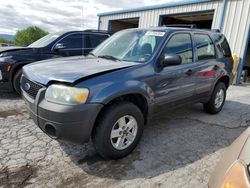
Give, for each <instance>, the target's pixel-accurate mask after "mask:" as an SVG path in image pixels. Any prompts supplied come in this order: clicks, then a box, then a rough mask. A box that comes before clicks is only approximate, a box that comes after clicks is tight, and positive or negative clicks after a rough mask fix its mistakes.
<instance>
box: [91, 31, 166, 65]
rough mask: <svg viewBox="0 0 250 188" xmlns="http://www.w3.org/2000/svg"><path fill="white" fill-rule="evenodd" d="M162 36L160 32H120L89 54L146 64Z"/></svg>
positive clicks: (162, 33)
mask: <svg viewBox="0 0 250 188" xmlns="http://www.w3.org/2000/svg"><path fill="white" fill-rule="evenodd" d="M164 35H165V32H162V31H161V32H160V31H145V30H136V31H135V30H130V31H120V32H118V33H116V34H114V35H113V36H112V37H110V38H109V39H107V40H106V41H104V42H103V43H101V44H100V45H99V46H98V47H97V48H96V49H95V50H94V51H93V52H92V53H91V54H92V55H95V56H97V57H113V58H114V59H118V60H122V61H134V62H146V61H148V60H149V59H150V58H151V57H152V55H153V53H154V51H155V50H156V48H157V46H158V44H159V43H160V42H161V40H162V38H163V36H164Z"/></svg>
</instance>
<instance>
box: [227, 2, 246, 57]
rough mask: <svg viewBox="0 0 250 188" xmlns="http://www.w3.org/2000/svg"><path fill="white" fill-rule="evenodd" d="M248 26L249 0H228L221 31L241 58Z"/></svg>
mask: <svg viewBox="0 0 250 188" xmlns="http://www.w3.org/2000/svg"><path fill="white" fill-rule="evenodd" d="M249 26H250V0H229V1H228V3H227V9H226V13H225V18H224V24H223V29H222V32H223V33H224V34H225V35H226V37H227V39H228V41H229V43H230V46H231V49H232V51H233V53H235V54H237V55H238V56H240V57H241V58H243V55H244V51H245V45H246V43H247V41H248V37H249V36H248V30H249Z"/></svg>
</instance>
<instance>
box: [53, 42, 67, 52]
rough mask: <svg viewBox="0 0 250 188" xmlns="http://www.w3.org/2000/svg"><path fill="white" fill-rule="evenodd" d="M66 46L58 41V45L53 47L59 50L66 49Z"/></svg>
mask: <svg viewBox="0 0 250 188" xmlns="http://www.w3.org/2000/svg"><path fill="white" fill-rule="evenodd" d="M65 48H66V46H65V45H64V44H62V43H57V44H56V46H55V47H54V48H53V50H54V51H59V50H61V49H65Z"/></svg>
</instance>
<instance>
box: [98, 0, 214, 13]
mask: <svg viewBox="0 0 250 188" xmlns="http://www.w3.org/2000/svg"><path fill="white" fill-rule="evenodd" d="M212 1H218V0H189V1H183V0H182V1H179V2H172V3H165V4H160V5H153V6H145V7H138V8H132V9H125V10H117V11H112V12H104V13H100V14H97V16H110V15H115V14H125V13H131V12H140V11H147V10H154V9H161V8H169V7H177V6H184V5H191V4H197V3H205V2H212Z"/></svg>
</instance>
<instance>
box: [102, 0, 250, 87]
mask: <svg viewBox="0 0 250 188" xmlns="http://www.w3.org/2000/svg"><path fill="white" fill-rule="evenodd" d="M98 16H99V23H98V28H99V29H102V30H109V31H111V32H116V31H119V30H122V29H127V28H135V27H139V28H146V27H153V26H163V25H168V24H196V25H197V27H199V28H206V29H208V28H212V29H220V30H221V31H222V33H224V34H225V35H226V37H227V39H228V40H229V43H230V46H231V49H232V52H233V53H234V54H236V55H237V56H238V57H240V59H241V61H240V65H239V68H238V78H237V83H240V80H241V79H240V78H241V73H242V70H243V69H248V67H249V74H250V47H249V46H250V45H249V37H250V0H189V1H187V0H185V1H181V2H176V3H168V4H162V5H156V6H147V7H142V8H132V9H128V10H119V11H114V12H107V13H101V14H99V15H98ZM248 47H249V48H248Z"/></svg>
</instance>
